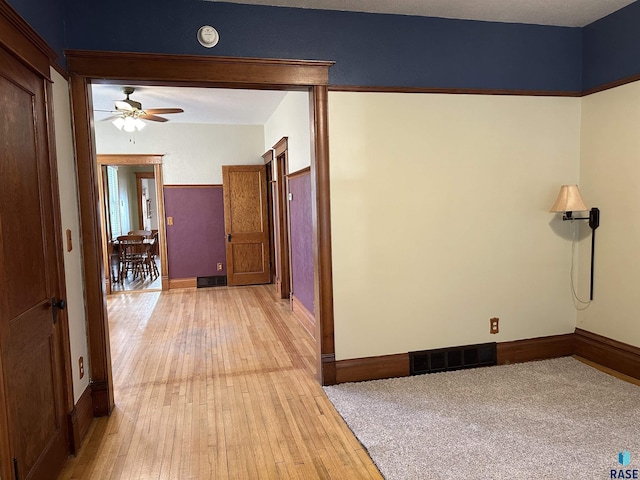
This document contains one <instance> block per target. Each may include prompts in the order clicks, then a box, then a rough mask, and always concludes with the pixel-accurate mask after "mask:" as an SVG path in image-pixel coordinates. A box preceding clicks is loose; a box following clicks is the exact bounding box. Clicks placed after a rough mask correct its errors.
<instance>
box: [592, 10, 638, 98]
mask: <svg viewBox="0 0 640 480" xmlns="http://www.w3.org/2000/svg"><path fill="white" fill-rule="evenodd" d="M583 51H584V59H583V62H584V69H583V77H582V78H583V89H584V90H589V89H591V88H595V87H598V86H601V85H605V84H607V83H611V82H614V81H616V80H620V79H623V78H629V77H632V76H636V75H639V74H640V2H634V3H632V4H631V5H629V6H627V7H625V8H623V9H621V10H618V11H617V12H614V13H612V14H611V15H609V16H607V17H605V18H602V19H600V20H598V21H597V22H594V23H592V24H591V25H588V26H586V27H585V28H584V29H583Z"/></svg>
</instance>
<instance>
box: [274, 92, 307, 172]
mask: <svg viewBox="0 0 640 480" xmlns="http://www.w3.org/2000/svg"><path fill="white" fill-rule="evenodd" d="M309 123H310V119H309V92H288V93H287V95H286V96H285V97H284V99H283V100H282V102H280V105H279V106H278V108H277V109H276V111H275V112H273V115H271V118H269V120H267V123H265V125H264V137H265V143H264V151H267V150H269V149H270V148H272V147H273V146H274V145H275V144H276V143H278V141H279V140H280V139H281V138H282V137H288V140H287V148H288V160H289V172H291V173H292V172H297V171H298V170H301V169H303V168H305V167H308V166H309V165H311V127H310V124H309Z"/></svg>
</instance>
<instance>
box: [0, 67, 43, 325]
mask: <svg viewBox="0 0 640 480" xmlns="http://www.w3.org/2000/svg"><path fill="white" fill-rule="evenodd" d="M0 92H2V93H1V97H0V105H2V106H3V110H5V109H6V112H8V113H9V114H4V115H3V116H4V119H2V120H0V138H2V139H3V143H4V146H3V147H2V152H3V155H2V161H1V162H0V178H3V179H4V181H3V183H2V187H3V188H2V191H1V192H0V208H1V211H2V212H3V215H2V216H3V221H2V230H1V232H2V239H1V240H0V242H2V250H3V255H2V257H3V259H4V264H5V265H6V267H5V269H6V270H7V271H10V272H21V275H19V276H17V277H16V278H13V279H12V281H10V282H7V283H6V284H4V285H5V286H6V288H7V299H8V305H7V314H8V315H9V318H13V317H15V316H17V315H19V314H21V313H24V312H25V311H26V310H27V308H29V306H30V305H33V304H35V303H37V302H39V301H41V300H43V299H45V298H46V296H47V293H48V288H47V282H46V275H43V274H42V268H43V267H44V268H46V262H45V261H44V254H43V252H44V249H45V246H44V243H43V238H42V232H41V224H40V213H41V206H40V200H39V199H40V189H39V182H38V170H37V165H36V164H35V163H34V162H25V161H24V158H36V148H35V140H36V132H35V128H34V114H35V112H33V110H32V108H31V101H32V95H31V93H30V92H26V91H25V90H24V89H23V88H21V87H20V86H18V85H16V84H15V83H14V82H12V81H10V80H9V79H7V78H4V77H0ZM18 199H19V202H18ZM18 205H19V208H18ZM5 217H6V218H5ZM11 217H13V218H11ZM24 238H29V239H30V241H29V242H28V243H27V242H24V241H22V239H24Z"/></svg>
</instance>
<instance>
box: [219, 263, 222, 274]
mask: <svg viewBox="0 0 640 480" xmlns="http://www.w3.org/2000/svg"><path fill="white" fill-rule="evenodd" d="M218 271H219V272H221V271H222V264H221V263H219V264H218Z"/></svg>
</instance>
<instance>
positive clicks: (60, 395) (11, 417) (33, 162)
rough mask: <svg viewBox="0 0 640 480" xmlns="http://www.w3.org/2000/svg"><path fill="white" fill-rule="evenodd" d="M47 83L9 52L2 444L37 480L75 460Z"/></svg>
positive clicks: (0, 150)
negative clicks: (71, 456) (59, 304)
mask: <svg viewBox="0 0 640 480" xmlns="http://www.w3.org/2000/svg"><path fill="white" fill-rule="evenodd" d="M44 82H45V80H43V79H42V77H39V76H37V75H35V74H34V73H32V72H31V71H30V70H29V69H27V68H26V67H25V66H24V65H23V64H22V63H20V62H19V61H17V60H16V59H15V58H14V57H13V56H12V55H10V54H9V53H8V52H7V51H6V50H4V49H2V48H0V105H2V115H0V139H1V141H0V285H1V286H2V287H1V288H0V356H1V361H0V367H1V368H0V381H1V384H0V404H4V405H0V407H4V411H2V412H0V416H4V418H3V419H2V422H0V423H3V424H4V425H5V427H6V431H5V432H2V436H3V437H4V440H3V441H2V442H1V443H8V444H9V445H8V450H9V456H8V458H9V459H10V461H11V463H12V465H11V470H12V471H17V474H16V476H17V477H18V478H20V479H33V480H36V479H52V478H56V476H57V473H58V471H59V470H60V468H61V466H62V464H63V463H64V461H65V459H66V457H67V454H68V447H67V432H66V422H65V403H64V398H65V397H64V395H65V394H64V391H65V390H64V385H65V384H64V373H63V368H62V361H61V355H60V349H61V348H60V343H59V336H60V328H61V327H60V323H56V324H54V321H53V320H54V317H53V315H54V308H53V307H52V299H53V298H56V300H57V297H58V295H59V293H60V289H61V288H62V287H61V283H60V277H59V275H61V274H60V273H59V269H60V271H61V264H60V263H59V258H60V257H59V255H60V254H59V253H58V251H57V248H56V245H57V243H56V231H57V226H56V225H57V222H56V221H55V218H56V217H55V214H56V213H55V212H56V210H55V208H57V207H56V205H57V202H54V197H53V192H54V191H55V192H56V193H57V190H56V189H54V187H55V183H56V182H55V181H54V180H52V178H53V179H55V178H56V175H55V173H54V172H52V164H51V162H50V157H49V141H48V130H47V123H46V122H47V108H46V101H47V100H46V90H47V89H46V85H45V83H44ZM55 312H58V309H55ZM58 315H60V314H59V313H58ZM2 458H4V459H7V452H6V451H5V452H3V453H2ZM3 471H7V468H6V465H5V467H4V468H3Z"/></svg>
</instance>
